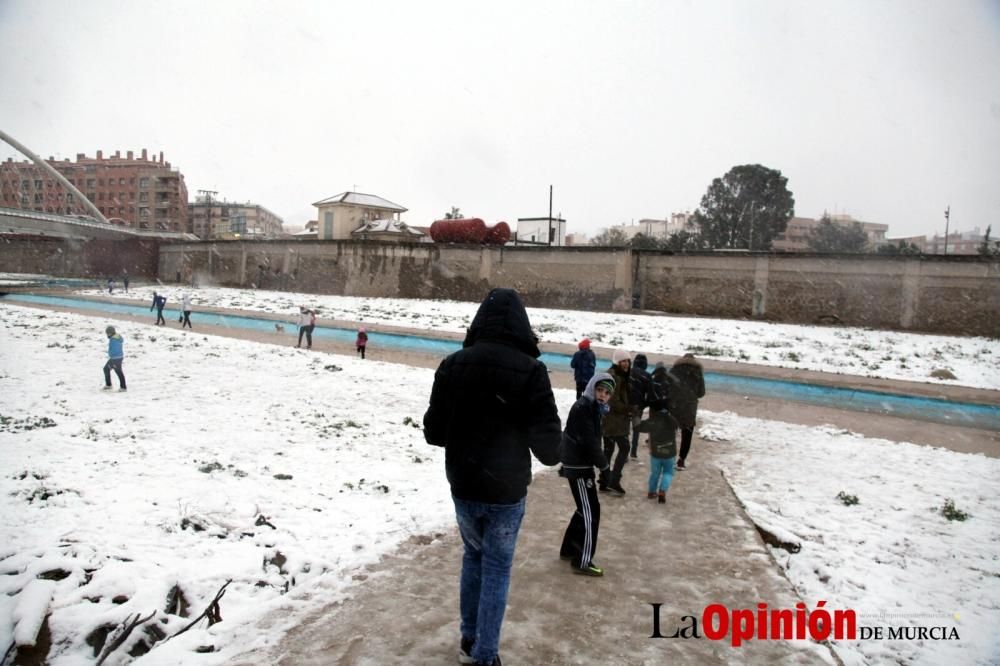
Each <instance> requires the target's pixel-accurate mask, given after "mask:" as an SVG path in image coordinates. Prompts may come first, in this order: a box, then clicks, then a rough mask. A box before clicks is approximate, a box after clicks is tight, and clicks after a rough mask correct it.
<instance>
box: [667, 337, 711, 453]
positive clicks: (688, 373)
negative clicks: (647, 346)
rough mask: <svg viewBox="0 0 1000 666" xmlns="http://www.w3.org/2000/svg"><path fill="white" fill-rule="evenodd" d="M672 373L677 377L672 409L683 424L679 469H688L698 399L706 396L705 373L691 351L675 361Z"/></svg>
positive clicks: (672, 397)
mask: <svg viewBox="0 0 1000 666" xmlns="http://www.w3.org/2000/svg"><path fill="white" fill-rule="evenodd" d="M670 374H671V375H672V376H673V377H674V378H675V379H676V382H675V386H676V388H675V389H674V391H673V395H672V396H671V401H670V402H671V410H670V411H671V413H672V414H673V415H674V417H675V418H676V419H677V422H678V423H680V426H681V454H680V456H678V458H677V469H687V457H688V452H690V450H691V440H692V438H693V437H694V426H695V423H696V421H697V417H698V399H699V398H704V397H705V375H704V373H703V372H702V368H701V363H699V362H698V359H696V358H695V357H694V354H691V353H687V354H684V356H681V357H680V358H678V359H677V360H676V361H674V366H673V367H672V368H670Z"/></svg>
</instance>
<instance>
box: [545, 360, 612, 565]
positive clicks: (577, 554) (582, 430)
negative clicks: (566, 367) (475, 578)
mask: <svg viewBox="0 0 1000 666" xmlns="http://www.w3.org/2000/svg"><path fill="white" fill-rule="evenodd" d="M614 390H615V381H614V379H612V378H611V375H609V374H608V373H606V372H599V373H597V374H595V375H594V376H593V377H591V379H590V381H589V382H588V383H587V388H586V389H584V391H583V395H581V396H580V399H579V400H577V401H576V403H574V404H573V407H572V409H570V411H569V416H568V417H567V418H566V429H565V430H564V431H563V436H562V444H561V445H560V458H561V460H562V467H561V468H560V469H559V474H560V476H563V477H565V478H566V479H567V480H568V481H569V488H570V490H571V491H572V493H573V501H574V502H576V511H575V512H574V513H573V517H572V518H571V519H570V521H569V525H568V526H567V527H566V533H565V534H564V535H563V540H562V547H561V548H560V549H559V557H561V558H563V559H564V560H570V561H571V563H572V564H573V570H574V571H575V572H576V573H579V574H583V575H585V576H603V575H604V570H603V569H601V568H600V567H599V566H597V565H596V564H594V559H593V558H594V553H595V551H596V550H597V530H598V527H599V526H600V523H601V502H600V500H599V499H598V498H597V488H596V487H595V483H594V480H595V475H594V468H595V467H597V468H598V469H600V470H601V471H602V472H606V471H607V469H608V459H607V458H606V457H605V455H604V450H603V447H602V446H601V421H602V419H603V418H604V415H605V414H607V412H608V400H610V399H611V394H612V393H613V392H614Z"/></svg>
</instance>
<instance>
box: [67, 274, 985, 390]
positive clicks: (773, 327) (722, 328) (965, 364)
mask: <svg viewBox="0 0 1000 666" xmlns="http://www.w3.org/2000/svg"><path fill="white" fill-rule="evenodd" d="M154 288H156V289H158V290H160V292H161V293H164V294H166V296H167V299H168V301H167V309H168V310H169V309H170V308H171V307H173V306H176V305H177V304H178V303H179V302H180V298H181V294H182V293H184V291H185V290H184V289H181V288H177V287H173V286H170V285H166V286H164V287H150V286H142V287H136V286H133V288H132V289H131V290H130V293H129V294H127V295H126V294H125V293H124V292H123V291H121V290H120V289H116V290H115V292H114V294H113V297H115V298H133V299H147V300H148V301H149V302H151V301H152V297H153V289H154ZM77 293H80V294H81V295H88V296H102V295H103V296H107V295H108V293H107V290H106V289H104V290H100V289H86V290H80V291H78V292H77ZM190 293H191V295H192V302H193V304H194V306H195V307H198V306H202V307H216V308H235V309H240V310H251V311H258V312H267V313H270V314H277V315H282V314H284V315H287V316H288V319H289V321H294V318H295V315H296V313H298V311H299V306H300V305H306V306H307V307H310V308H315V309H317V310H318V312H319V316H320V318H325V319H343V320H348V321H362V322H365V323H366V324H369V325H370V326H371V325H374V326H375V327H377V326H378V325H380V324H382V325H392V326H407V327H411V328H423V329H428V330H437V331H451V332H458V333H460V332H464V331H465V328H466V327H467V326H468V325H469V322H470V321H471V319H472V315H473V314H475V311H476V308H477V307H478V304H477V303H468V302H462V301H430V300H411V299H399V298H360V297H354V296H325V295H315V294H292V293H288V292H278V291H258V290H252V289H229V288H214V287H201V288H197V289H191V290H190ZM528 314H529V316H530V318H531V322H532V325H533V326H534V328H535V331H536V333H537V334H538V337H539V338H541V340H542V341H543V342H561V343H569V344H574V345H575V344H576V343H577V342H579V341H580V339H581V338H584V337H589V338H590V339H591V341H593V343H594V344H595V345H601V346H605V347H624V348H626V349H629V350H632V351H643V352H646V353H652V354H663V355H667V356H677V355H680V354H683V353H684V352H686V351H691V352H694V353H695V354H697V355H698V356H702V357H706V358H712V359H715V360H720V361H734V362H738V363H756V364H760V365H774V366H780V367H784V368H798V369H802V370H824V371H826V372H833V373H839V374H847V375H861V376H864V377H882V378H887V379H904V380H910V381H918V382H933V383H941V384H955V385H961V386H972V387H977V388H988V389H1000V340H995V339H987V338H981V337H964V338H957V337H948V336H942V335H925V334H919V333H899V332H889V331H873V330H870V329H864V328H850V327H833V326H828V327H817V326H799V325H794V324H772V323H767V322H755V321H737V320H729V319H712V318H701V317H678V316H649V315H633V314H623V313H613V314H612V313H604V312H597V313H594V312H580V311H573V310H553V309H546V308H529V309H528ZM376 330H377V328H376ZM934 370H947V371H949V372H951V373H952V374H953V375H954V376H955V379H937V378H934V377H931V372H933V371H934Z"/></svg>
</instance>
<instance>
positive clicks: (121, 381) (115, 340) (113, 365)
mask: <svg viewBox="0 0 1000 666" xmlns="http://www.w3.org/2000/svg"><path fill="white" fill-rule="evenodd" d="M104 332H105V333H106V334H107V336H108V362H107V363H105V364H104V390H105V391H110V390H111V371H112V370H114V371H115V374H116V375H117V376H118V390H119V391H126V390H128V389H127V387H126V386H125V371H124V370H122V361H124V360H125V340H124V339H123V338H122V336H121V335H120V334H119V333H117V332H116V331H115V327H114V326H108V327H107V328H106V329H104Z"/></svg>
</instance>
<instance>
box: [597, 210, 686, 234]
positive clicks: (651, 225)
mask: <svg viewBox="0 0 1000 666" xmlns="http://www.w3.org/2000/svg"><path fill="white" fill-rule="evenodd" d="M693 217H694V215H693V214H692V213H690V212H687V211H685V212H683V213H671V214H670V217H669V218H667V219H662V220H660V219H656V218H643V219H641V220H639V221H638V222H635V223H632V224H619V225H616V226H612V227H609V229H620V230H621V232H622V233H623V234H625V238H626V239H627V240H631V239H633V238H635V237H636V236H638V235H639V234H642V235H643V236H645V237H647V238H655V239H656V240H662V241H665V240H667V239H669V238H670V237H671V236H673V235H674V234H676V233H678V232H681V231H692V230H693V226H694V225H693V221H692V220H693Z"/></svg>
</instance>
